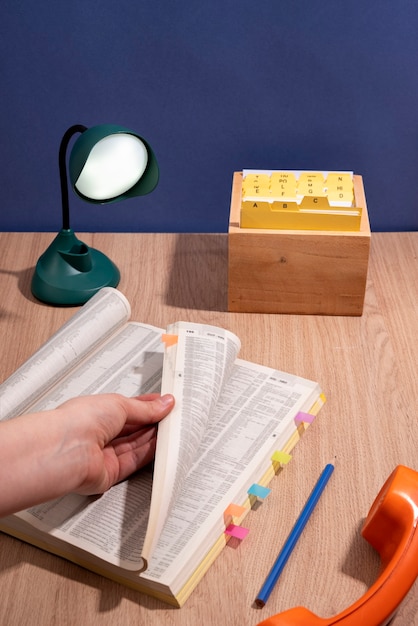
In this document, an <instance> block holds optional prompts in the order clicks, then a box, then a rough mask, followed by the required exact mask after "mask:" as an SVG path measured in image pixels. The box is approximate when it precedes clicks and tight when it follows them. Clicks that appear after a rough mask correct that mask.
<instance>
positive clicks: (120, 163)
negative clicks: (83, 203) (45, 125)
mask: <svg viewBox="0 0 418 626" xmlns="http://www.w3.org/2000/svg"><path fill="white" fill-rule="evenodd" d="M68 168H69V174H70V180H71V184H72V186H73V188H74V191H75V192H76V194H77V195H78V196H80V197H81V198H83V199H84V200H87V201H88V202H93V203H97V204H105V203H109V202H116V201H118V200H123V199H126V198H133V197H135V196H143V195H146V194H148V193H150V192H151V191H153V190H154V189H155V187H156V186H157V184H158V178H159V171H158V165H157V160H156V158H155V156H154V153H153V151H152V149H151V146H150V145H149V144H148V143H147V142H146V141H145V139H143V138H142V137H140V136H139V135H137V134H135V133H134V132H132V131H131V130H129V129H127V128H124V127H123V126H116V125H112V124H102V125H100V126H93V127H92V128H88V129H87V130H85V131H84V132H83V133H82V134H81V135H80V136H79V137H78V139H77V140H76V142H75V143H74V146H73V148H72V150H71V154H70V159H69V165H68Z"/></svg>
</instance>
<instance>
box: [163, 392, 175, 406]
mask: <svg viewBox="0 0 418 626" xmlns="http://www.w3.org/2000/svg"><path fill="white" fill-rule="evenodd" d="M160 401H161V403H162V404H163V405H164V406H166V407H168V406H172V405H173V404H174V398H173V396H172V395H171V394H170V393H166V394H165V395H164V396H161V398H160Z"/></svg>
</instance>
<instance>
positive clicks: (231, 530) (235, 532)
mask: <svg viewBox="0 0 418 626" xmlns="http://www.w3.org/2000/svg"><path fill="white" fill-rule="evenodd" d="M249 532H250V531H249V530H248V528H244V527H243V526H235V524H229V526H228V528H226V529H225V533H226V534H227V535H230V536H231V537H235V538H236V539H240V540H241V541H242V539H245V537H246V536H247V535H248V533H249Z"/></svg>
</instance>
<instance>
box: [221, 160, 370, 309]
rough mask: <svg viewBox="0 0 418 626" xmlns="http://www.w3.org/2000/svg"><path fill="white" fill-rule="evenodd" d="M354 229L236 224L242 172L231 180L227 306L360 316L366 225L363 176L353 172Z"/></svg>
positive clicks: (366, 255)
mask: <svg viewBox="0 0 418 626" xmlns="http://www.w3.org/2000/svg"><path fill="white" fill-rule="evenodd" d="M353 185H354V197H355V201H356V206H359V207H362V209H363V211H362V217H361V224H360V230H358V231H349V232H347V231H345V232H342V231H312V230H309V231H308V230H303V231H302V230H267V229H253V228H240V210H241V188H242V172H235V173H234V177H233V184H232V197H231V210H230V219H229V230H228V310H229V311H236V312H240V313H296V314H311V315H349V316H354V315H361V314H362V312H363V304H364V295H365V289H366V279H367V267H368V260H369V250H370V225H369V217H368V213H367V207H366V198H365V194H364V188H363V180H362V177H361V176H358V175H354V177H353Z"/></svg>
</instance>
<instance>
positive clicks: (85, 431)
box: [56, 394, 174, 495]
mask: <svg viewBox="0 0 418 626" xmlns="http://www.w3.org/2000/svg"><path fill="white" fill-rule="evenodd" d="M173 406H174V398H173V396H171V395H165V396H160V395H159V394H147V395H142V396H139V397H137V398H127V397H125V396H122V395H119V394H103V395H97V396H84V397H78V398H74V399H72V400H68V401H67V402H65V403H64V404H62V405H60V406H59V407H58V408H57V409H56V411H57V414H58V417H59V418H61V419H62V420H65V421H66V422H67V424H68V432H69V435H70V436H71V437H74V436H78V441H79V446H80V449H79V451H78V452H79V453H80V455H79V467H80V469H83V472H82V474H81V476H80V481H79V484H78V485H76V486H75V489H74V491H75V492H77V493H80V494H84V495H90V494H97V493H103V492H104V491H106V490H107V489H109V488H110V487H111V486H112V485H114V484H116V483H118V482H120V481H121V480H124V479H125V478H127V477H128V476H130V475H131V474H133V473H134V472H136V471H137V470H138V469H140V468H141V467H144V466H145V465H147V464H148V463H149V462H150V461H152V459H153V458H154V454H155V447H156V440H157V428H156V424H157V422H159V421H160V420H161V419H163V418H164V417H165V416H166V415H167V414H168V413H169V412H170V411H171V409H172V408H173Z"/></svg>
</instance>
